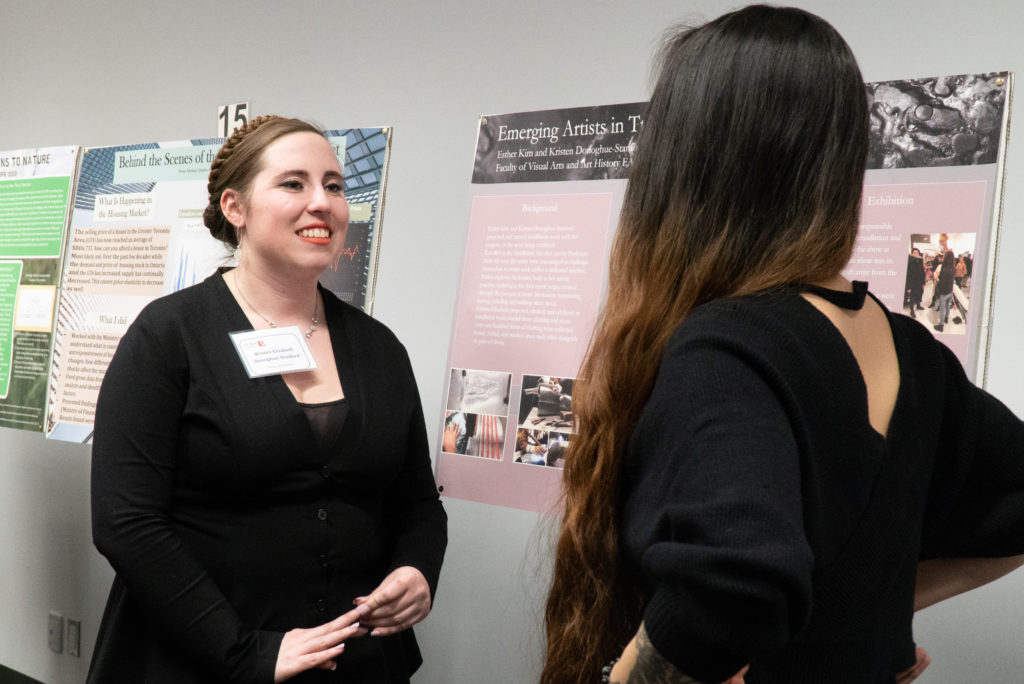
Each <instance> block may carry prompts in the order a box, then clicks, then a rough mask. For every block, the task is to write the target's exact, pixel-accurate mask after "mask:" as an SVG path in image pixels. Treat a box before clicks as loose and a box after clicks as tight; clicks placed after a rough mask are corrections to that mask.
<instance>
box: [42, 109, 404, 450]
mask: <svg viewBox="0 0 1024 684" xmlns="http://www.w3.org/2000/svg"><path fill="white" fill-rule="evenodd" d="M327 139H328V141H329V142H330V143H331V144H332V145H333V146H334V149H335V153H336V154H337V155H338V157H339V161H341V162H342V170H343V173H344V174H345V193H346V199H347V200H348V202H349V207H350V217H351V218H350V228H349V231H348V234H347V236H346V243H345V246H344V249H343V252H342V255H341V258H340V260H339V262H338V264H337V267H336V268H332V269H328V270H327V271H325V272H324V274H323V275H322V276H321V281H322V282H323V284H324V286H325V287H327V288H328V289H330V290H331V291H333V292H334V293H335V294H337V295H338V296H339V297H340V298H341V299H343V300H344V301H347V302H350V303H352V304H353V305H355V306H359V307H361V308H364V309H367V310H368V309H369V308H370V306H371V305H372V301H373V282H374V281H373V279H374V274H375V266H376V260H377V254H376V250H377V236H378V233H379V230H380V210H381V197H382V194H383V189H384V183H385V179H386V174H387V162H388V152H389V149H390V148H389V140H390V132H389V129H380V128H377V129H343V130H329V131H327ZM222 142H223V140H222V139H216V138H213V139H195V140H186V141H177V142H166V143H146V144H137V145H125V146H116V147H99V148H88V149H86V150H85V151H84V152H83V155H82V163H81V169H80V172H79V182H78V188H77V192H76V193H75V198H74V205H73V206H74V208H73V210H72V215H71V220H70V228H69V231H68V249H67V254H66V258H65V260H64V275H63V283H62V288H61V294H60V299H59V303H58V307H57V320H56V334H55V339H54V345H53V356H52V361H51V364H50V378H49V383H50V391H49V399H48V401H47V417H46V434H47V437H50V438H53V439H60V440H65V441H74V442H89V441H91V439H92V422H93V415H94V411H95V406H96V398H97V395H98V393H99V387H100V383H101V382H102V379H103V375H104V373H105V372H106V368H107V365H108V364H109V362H110V359H111V357H112V356H113V353H114V350H115V349H116V348H117V344H118V342H119V341H120V339H121V336H122V335H123V334H124V332H125V331H126V330H127V328H128V326H129V325H130V324H131V323H132V321H134V320H135V317H136V316H137V315H138V313H139V311H141V310H142V308H143V307H144V306H146V304H148V303H149V302H151V301H152V300H153V299H156V298H157V297H161V296H163V295H166V294H169V293H171V292H174V291H177V290H180V289H182V288H184V287H188V286H190V285H194V284H196V283H198V282H200V281H201V280H203V279H205V278H206V277H208V276H209V275H211V274H213V273H214V272H215V271H216V269H217V268H219V267H222V266H230V265H232V264H233V263H234V254H233V253H232V252H231V251H229V250H228V248H227V247H225V246H224V245H223V244H222V243H220V242H219V241H217V240H215V239H214V238H213V237H211V236H210V234H209V231H208V230H207V229H206V227H205V225H204V224H203V218H202V215H203V210H204V209H205V207H206V204H207V201H208V196H207V191H206V183H207V177H208V175H209V171H210V164H211V162H212V161H213V159H214V157H215V155H216V153H217V150H218V149H219V148H220V145H221V143H222Z"/></svg>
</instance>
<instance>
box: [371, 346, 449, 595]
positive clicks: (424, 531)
mask: <svg viewBox="0 0 1024 684" xmlns="http://www.w3.org/2000/svg"><path fill="white" fill-rule="evenodd" d="M401 354H402V360H401V363H402V364H404V366H405V373H406V374H407V382H408V387H409V388H410V389H409V393H410V396H409V399H408V400H409V402H410V403H411V407H410V409H409V422H408V425H407V426H406V431H407V432H406V450H405V460H404V463H403V466H402V470H401V472H400V474H399V476H398V479H397V480H396V481H395V483H394V486H393V487H392V488H391V490H390V492H389V494H388V500H387V501H386V502H385V510H386V511H387V512H388V516H389V519H390V525H391V529H392V530H393V531H394V535H395V543H394V548H393V550H392V554H391V569H392V570H394V569H395V568H399V567H402V566H405V565H408V566H412V567H414V568H416V569H417V570H419V571H420V572H422V573H423V576H424V577H425V578H426V580H427V584H429V585H430V596H431V599H432V600H433V597H434V594H435V593H436V591H437V582H438V578H439V576H440V574H441V563H442V561H443V560H444V552H445V548H446V546H447V545H448V516H447V514H446V513H445V510H444V507H443V506H442V504H441V498H440V496H439V495H438V492H437V484H436V482H435V481H434V471H433V467H432V466H431V463H430V449H429V447H428V445H427V428H426V425H425V423H424V420H423V407H422V405H421V403H420V397H419V391H418V390H417V388H416V380H415V378H414V377H413V374H412V368H411V366H410V365H409V359H408V356H407V355H406V353H405V350H404V349H402V350H401Z"/></svg>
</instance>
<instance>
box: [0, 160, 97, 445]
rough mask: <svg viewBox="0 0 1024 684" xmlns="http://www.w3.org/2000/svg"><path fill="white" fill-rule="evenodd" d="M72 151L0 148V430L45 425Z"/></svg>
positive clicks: (38, 428) (37, 428) (72, 168)
mask: <svg viewBox="0 0 1024 684" xmlns="http://www.w3.org/2000/svg"><path fill="white" fill-rule="evenodd" d="M78 153H79V148H78V147H46V148H35V149H25V150H12V151H8V152H0V427H7V428H17V429H20V430H32V431H36V432H42V430H43V423H44V416H45V413H46V388H47V381H48V379H49V365H50V348H51V346H52V342H53V327H54V310H55V308H56V305H57V293H58V286H59V283H60V271H61V257H62V255H63V252H64V237H65V229H66V226H67V215H68V208H69V206H70V202H71V196H72V192H73V187H74V179H75V169H76V166H77V162H78Z"/></svg>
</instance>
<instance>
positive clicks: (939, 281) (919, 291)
mask: <svg viewBox="0 0 1024 684" xmlns="http://www.w3.org/2000/svg"><path fill="white" fill-rule="evenodd" d="M976 242H977V234H976V233H932V234H914V235H911V237H910V254H909V255H907V282H906V288H905V290H904V298H903V312H904V313H906V314H907V315H909V316H912V317H914V318H918V319H921V321H922V322H923V323H924V324H925V325H927V326H930V327H931V328H932V329H933V330H935V331H936V332H940V333H945V334H954V335H965V334H966V333H967V329H968V328H967V321H968V312H969V311H970V300H971V274H972V272H973V269H974V249H975V244H976Z"/></svg>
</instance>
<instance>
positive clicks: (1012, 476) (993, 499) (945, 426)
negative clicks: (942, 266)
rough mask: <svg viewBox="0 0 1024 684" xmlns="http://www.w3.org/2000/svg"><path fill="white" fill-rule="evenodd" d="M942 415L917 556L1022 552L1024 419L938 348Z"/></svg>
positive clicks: (1023, 545) (939, 556)
mask: <svg viewBox="0 0 1024 684" xmlns="http://www.w3.org/2000/svg"><path fill="white" fill-rule="evenodd" d="M942 349H943V355H944V365H945V370H946V378H945V387H944V390H943V392H944V397H943V409H942V417H941V421H940V422H939V424H938V426H937V429H938V430H939V440H938V445H937V457H936V461H935V470H934V475H933V477H932V483H931V486H930V490H929V514H928V516H927V518H926V526H925V530H924V538H923V540H922V541H923V543H922V554H921V556H922V559H929V558H954V557H964V558H966V557H974V558H984V557H1000V556H1011V555H1016V554H1020V553H1024V423H1022V422H1021V421H1020V419H1018V418H1017V417H1016V416H1015V415H1014V414H1013V412H1012V411H1010V410H1009V409H1008V408H1007V407H1006V406H1004V405H1003V404H1002V403H1001V402H1000V401H999V400H998V399H996V398H995V397H993V396H992V395H990V394H988V393H987V392H985V391H984V390H982V389H980V388H978V387H975V386H974V385H973V384H971V382H970V381H969V380H968V379H967V377H966V375H965V374H964V372H963V369H962V368H961V366H960V363H959V362H958V361H957V359H956V357H955V356H954V355H953V353H952V352H950V351H949V350H948V349H946V348H945V347H942Z"/></svg>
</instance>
